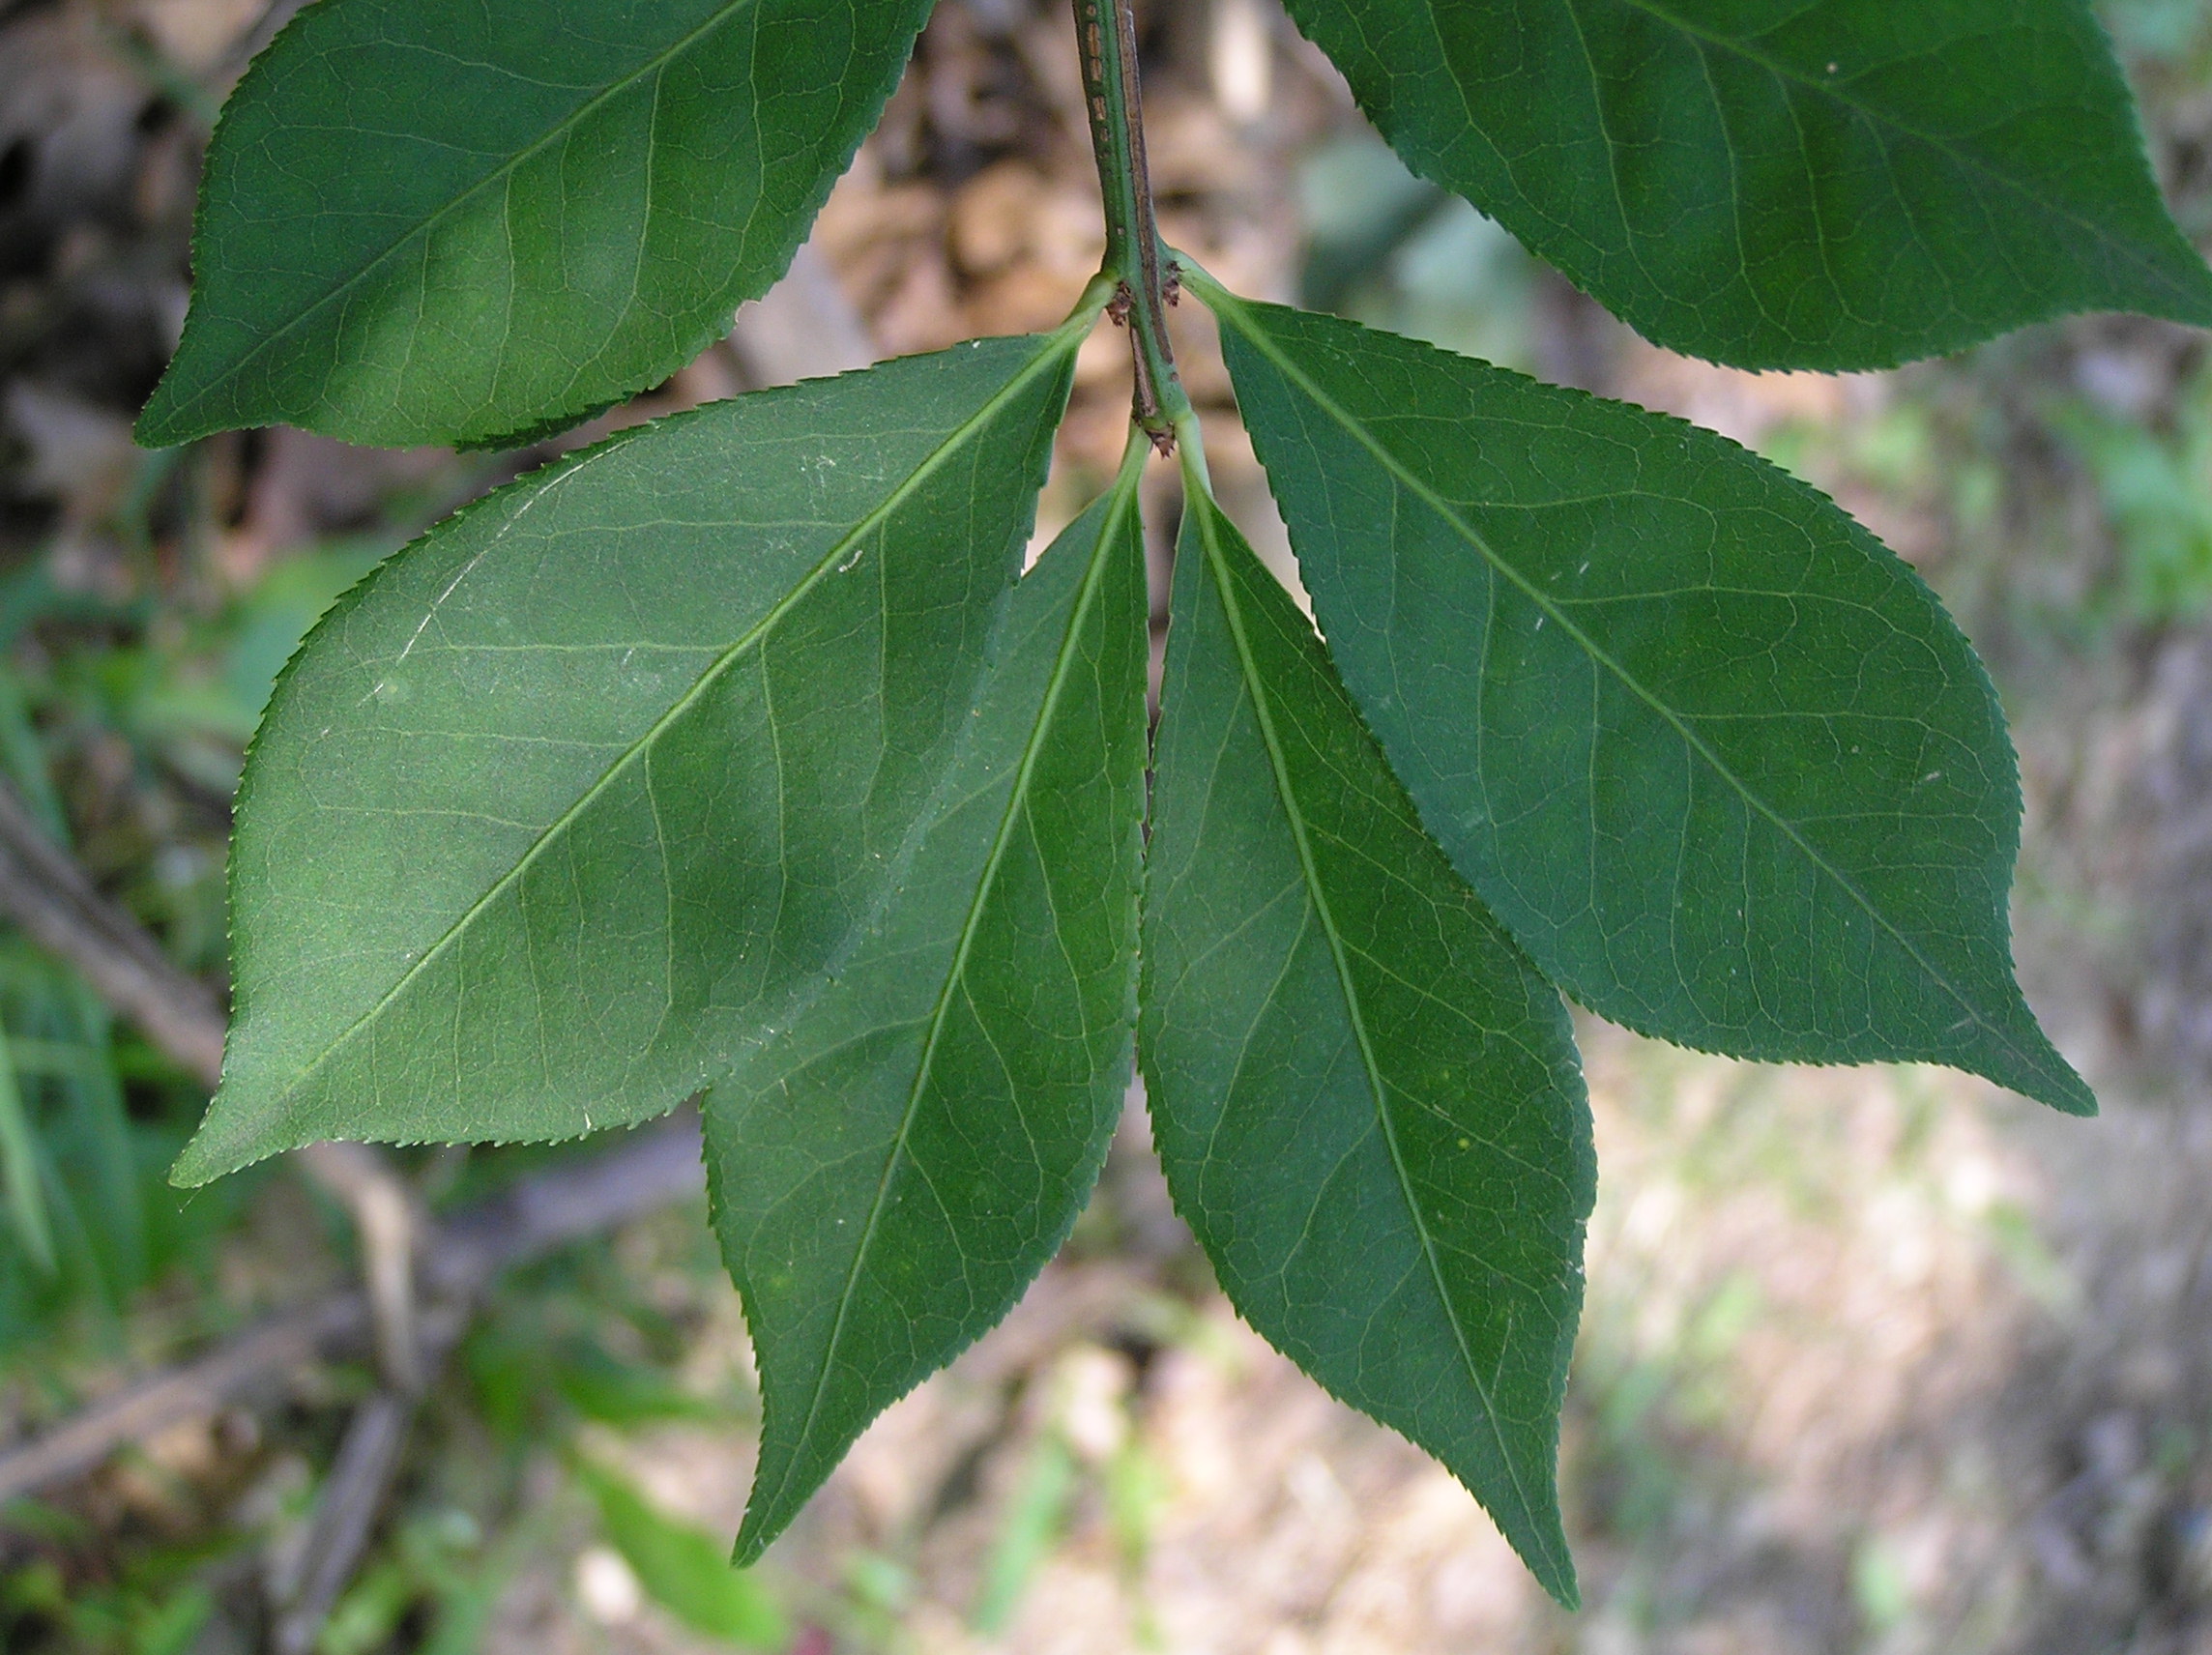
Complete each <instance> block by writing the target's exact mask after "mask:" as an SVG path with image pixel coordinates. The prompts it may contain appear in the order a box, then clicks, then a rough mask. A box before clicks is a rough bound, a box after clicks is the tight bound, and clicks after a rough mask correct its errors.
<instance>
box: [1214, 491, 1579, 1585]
mask: <svg viewBox="0 0 2212 1655" xmlns="http://www.w3.org/2000/svg"><path fill="white" fill-rule="evenodd" d="M1187 486H1188V485H1187V484H1186V487H1187ZM1194 492H1195V491H1194ZM1193 505H1194V506H1195V507H1196V508H1197V510H1198V514H1199V536H1200V537H1201V539H1202V540H1203V541H1204V542H1205V545H1206V553H1207V564H1208V569H1209V571H1210V572H1211V574H1212V576H1213V585H1214V591H1215V593H1216V594H1217V595H1218V596H1219V597H1220V599H1221V607H1222V610H1223V612H1224V614H1225V615H1226V617H1227V619H1228V622H1229V631H1230V636H1231V637H1232V638H1233V639H1234V640H1235V642H1236V645H1237V668H1238V671H1239V672H1240V673H1241V674H1242V676H1243V679H1244V690H1245V693H1246V694H1247V695H1248V696H1250V697H1251V700H1252V711H1253V713H1254V715H1255V717H1256V718H1257V720H1258V722H1259V725H1260V735H1261V739H1262V740H1263V741H1264V742H1265V743H1266V748H1267V763H1268V766H1269V768H1270V769H1272V771H1273V772H1274V779H1275V793H1276V797H1277V798H1280V799H1281V801H1282V805H1283V815H1284V817H1285V819H1286V820H1287V821H1288V822H1289V823H1290V827H1291V840H1292V843H1293V844H1294V845H1295V847H1296V848H1297V854H1298V866H1299V870H1300V871H1301V872H1302V873H1303V874H1304V876H1305V884H1306V893H1307V895H1308V897H1309V898H1310V899H1311V900H1312V902H1313V905H1314V915H1315V917H1316V918H1317V919H1318V920H1319V921H1320V923H1321V930H1322V935H1323V936H1324V937H1325V938H1326V939H1327V941H1328V950H1329V958H1330V961H1331V963H1332V964H1333V966H1334V967H1335V971H1336V979H1337V987H1338V989H1339V991H1340V992H1341V993H1342V994H1343V996H1344V1004H1345V1013H1346V1015H1347V1016H1348V1017H1349V1018H1350V1019H1351V1021H1352V1031H1353V1039H1354V1041H1355V1042H1356V1043H1357V1045H1358V1048H1359V1059H1360V1062H1361V1065H1362V1066H1363V1067H1364V1069H1365V1071H1366V1075H1367V1087H1368V1090H1369V1092H1370V1093H1371V1094H1372V1095H1373V1096H1374V1099H1375V1118H1376V1120H1377V1123H1378V1124H1379V1125H1380V1126H1381V1128H1382V1131H1383V1145H1384V1147H1387V1148H1388V1150H1389V1152H1390V1166H1391V1170H1392V1172H1393V1173H1394V1174H1395V1175H1396V1177H1397V1180H1398V1191H1399V1194H1400V1195H1401V1196H1402V1197H1403V1198H1404V1199H1405V1204H1406V1211H1407V1213H1408V1215H1409V1216H1410V1217H1411V1218H1412V1222H1413V1233H1414V1234H1415V1235H1416V1236H1418V1237H1419V1239H1420V1244H1421V1259H1422V1262H1423V1263H1426V1264H1427V1265H1428V1267H1429V1280H1430V1284H1431V1285H1432V1286H1433V1287H1434V1288H1435V1289H1436V1292H1437V1299H1438V1302H1439V1303H1441V1305H1442V1307H1443V1312H1444V1320H1445V1321H1447V1322H1448V1323H1449V1324H1450V1326H1451V1330H1452V1341H1453V1343H1454V1344H1455V1345H1457V1346H1458V1348H1459V1354H1460V1361H1461V1364H1462V1365H1463V1366H1464V1367H1465V1368H1466V1370H1467V1377H1468V1382H1469V1383H1470V1384H1471V1385H1473V1386H1474V1390H1475V1394H1476V1395H1477V1396H1478V1397H1480V1398H1481V1399H1482V1414H1483V1423H1484V1424H1485V1425H1487V1426H1488V1427H1489V1428H1490V1435H1491V1438H1492V1440H1493V1441H1495V1442H1496V1443H1497V1445H1498V1457H1499V1460H1500V1461H1501V1462H1502V1463H1503V1465H1504V1466H1505V1474H1506V1476H1507V1477H1508V1478H1509V1479H1511V1481H1512V1484H1513V1493H1514V1495H1515V1496H1516V1497H1517V1498H1518V1499H1519V1500H1520V1502H1521V1510H1522V1515H1523V1517H1524V1519H1525V1520H1526V1521H1527V1524H1528V1533H1529V1535H1530V1537H1531V1539H1532V1540H1533V1541H1534V1543H1535V1544H1536V1545H1538V1546H1539V1547H1540V1548H1541V1549H1542V1551H1543V1553H1544V1556H1545V1560H1546V1562H1547V1563H1549V1564H1550V1565H1551V1567H1552V1568H1553V1569H1554V1570H1555V1571H1558V1570H1559V1565H1560V1560H1559V1559H1558V1558H1557V1556H1555V1555H1553V1553H1552V1547H1551V1537H1550V1535H1549V1533H1548V1532H1546V1530H1545V1527H1544V1524H1542V1522H1541V1521H1540V1520H1539V1518H1538V1516H1537V1508H1536V1505H1535V1503H1534V1502H1533V1501H1531V1500H1530V1499H1529V1497H1528V1488H1527V1487H1526V1486H1525V1485H1524V1484H1523V1482H1522V1480H1521V1466H1520V1460H1519V1457H1518V1456H1517V1455H1516V1454H1515V1453H1514V1451H1513V1449H1512V1448H1511V1446H1510V1445H1508V1443H1507V1442H1506V1440H1505V1435H1504V1432H1503V1430H1502V1428H1501V1427H1500V1425H1499V1415H1498V1407H1497V1404H1496V1402H1495V1401H1494V1400H1493V1398H1492V1395H1491V1389H1490V1386H1489V1384H1488V1383H1486V1382H1485V1381H1484V1379H1483V1377H1482V1370H1481V1368H1480V1367H1479V1366H1478V1365H1477V1363H1476V1362H1475V1359H1474V1352H1473V1350H1472V1349H1471V1348H1470V1345H1469V1344H1468V1337H1467V1330H1466V1328H1465V1327H1463V1326H1462V1325H1461V1324H1460V1317H1459V1308H1458V1306H1457V1305H1456V1304H1455V1303H1454V1302H1453V1299H1452V1295H1451V1292H1450V1291H1449V1289H1448V1288H1447V1287H1446V1285H1445V1282H1444V1275H1443V1263H1442V1261H1441V1259H1440V1258H1439V1257H1438V1250H1437V1243H1436V1238H1435V1237H1434V1236H1433V1235H1431V1234H1429V1225H1428V1219H1427V1217H1426V1215H1424V1214H1423V1212H1422V1211H1421V1203H1420V1199H1419V1197H1418V1196H1417V1195H1416V1194H1415V1193H1414V1189H1413V1182H1412V1174H1411V1172H1410V1170H1409V1169H1408V1167H1407V1165H1406V1157H1405V1152H1404V1150H1403V1149H1402V1148H1401V1147H1399V1144H1398V1132H1397V1125H1396V1122H1395V1121H1393V1120H1392V1119H1391V1117H1390V1104H1389V1098H1390V1092H1389V1089H1388V1088H1387V1086H1386V1084H1385V1083H1384V1081H1383V1069H1382V1063H1381V1060H1379V1059H1378V1058H1377V1057H1376V1054H1375V1046H1374V1042H1373V1040H1372V1038H1371V1037H1370V1036H1369V1034H1368V1031H1367V1017H1366V1012H1365V1009H1364V1007H1363V1006H1362V1004H1361V1002H1360V998H1359V990H1358V989H1357V987H1356V986H1355V985H1354V984H1353V975H1352V963H1351V960H1350V958H1349V957H1348V947H1347V944H1346V943H1345V941H1344V937H1343V935H1342V933H1341V932H1340V931H1339V930H1338V929H1337V924H1336V915H1335V912H1334V911H1333V910H1332V909H1331V908H1330V906H1329V901H1328V893H1327V891H1326V889H1325V888H1324V886H1323V882H1322V878H1321V870H1320V867H1319V865H1318V864H1317V863H1316V861H1315V859H1314V853H1313V845H1312V843H1311V841H1310V840H1309V839H1308V837H1307V832H1306V821H1305V812H1304V810H1303V809H1302V808H1301V807H1300V805H1299V803H1298V797H1297V790H1296V788H1295V786H1294V785H1293V783H1292V781H1291V774H1290V767H1289V762H1288V759H1287V758H1286V756H1285V754H1284V751H1283V744H1282V740H1281V739H1280V737H1279V736H1278V735H1277V733H1276V729H1275V715H1274V708H1273V705H1272V703H1271V702H1270V701H1269V699H1268V695H1267V687H1266V679H1265V678H1264V676H1263V675H1262V674H1261V672H1260V668H1259V662H1258V660H1257V659H1256V658H1255V657H1254V655H1253V653H1252V648H1251V643H1250V640H1249V639H1248V637H1247V636H1246V633H1245V629H1244V612H1243V609H1242V607H1241V606H1240V605H1239V603H1238V602H1237V595H1236V593H1235V591H1234V585H1233V581H1232V578H1231V575H1230V571H1229V567H1228V559H1227V555H1226V554H1225V553H1224V552H1223V550H1222V547H1221V541H1220V531H1219V525H1218V522H1217V520H1216V516H1215V513H1216V512H1217V511H1218V510H1219V508H1218V507H1216V506H1214V505H1213V503H1212V502H1211V501H1210V500H1205V501H1203V502H1200V501H1193Z"/></svg>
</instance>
